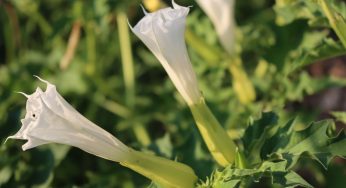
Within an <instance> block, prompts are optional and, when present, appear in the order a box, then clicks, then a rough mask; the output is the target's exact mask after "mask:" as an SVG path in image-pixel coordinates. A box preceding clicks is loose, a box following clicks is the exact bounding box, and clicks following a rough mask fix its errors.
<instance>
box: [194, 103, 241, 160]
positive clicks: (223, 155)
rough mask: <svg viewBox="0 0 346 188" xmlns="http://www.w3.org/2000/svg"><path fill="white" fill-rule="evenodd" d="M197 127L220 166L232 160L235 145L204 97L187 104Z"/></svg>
mask: <svg viewBox="0 0 346 188" xmlns="http://www.w3.org/2000/svg"><path fill="white" fill-rule="evenodd" d="M189 107H190V109H191V112H192V114H193V117H194V118H195V121H196V124H197V127H198V129H199V131H200V133H201V135H202V137H203V139H204V142H205V143H206V145H207V147H208V149H209V151H210V152H211V154H212V155H213V157H214V159H215V160H216V161H217V163H218V164H220V165H221V166H227V165H229V164H231V163H233V162H234V158H235V149H236V145H235V144H234V142H233V141H232V140H231V139H230V137H228V135H227V133H226V131H225V129H224V128H223V127H222V126H221V125H220V123H219V122H218V120H217V119H216V118H215V116H214V115H213V113H212V112H211V111H210V109H209V107H208V106H207V104H206V103H205V101H204V99H201V101H200V102H199V103H197V104H193V105H190V106H189Z"/></svg>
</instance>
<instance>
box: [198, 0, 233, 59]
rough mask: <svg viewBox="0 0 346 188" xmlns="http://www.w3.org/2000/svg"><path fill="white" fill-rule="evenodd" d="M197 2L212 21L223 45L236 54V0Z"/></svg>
mask: <svg viewBox="0 0 346 188" xmlns="http://www.w3.org/2000/svg"><path fill="white" fill-rule="evenodd" d="M197 3H198V4H199V6H200V7H201V8H202V9H203V10H204V12H205V13H206V14H207V15H208V17H209V18H210V20H211V21H212V23H213V25H214V27H215V29H216V32H217V34H218V36H219V40H220V42H221V44H222V46H223V47H224V48H225V50H226V51H227V52H228V53H229V54H231V55H232V54H234V52H235V27H236V23H235V19H234V4H235V2H234V0H197Z"/></svg>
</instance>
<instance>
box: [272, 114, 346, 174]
mask: <svg viewBox="0 0 346 188" xmlns="http://www.w3.org/2000/svg"><path fill="white" fill-rule="evenodd" d="M293 126H294V123H289V124H287V126H286V129H281V130H279V132H278V133H277V134H276V135H274V136H273V137H272V138H271V139H269V140H268V141H267V143H271V144H274V145H275V148H273V151H272V152H273V153H275V154H276V155H281V156H282V158H283V159H286V160H287V161H288V162H289V163H288V166H287V168H288V169H290V168H292V167H293V166H294V165H295V164H296V162H297V161H298V159H299V158H300V156H301V155H302V154H303V153H307V154H309V155H311V157H312V158H313V159H315V160H317V161H318V162H320V163H321V165H323V167H324V168H327V166H328V164H329V162H330V161H331V160H332V159H333V158H334V157H336V156H339V157H345V156H346V150H345V149H344V146H345V144H346V136H345V134H344V133H343V132H340V133H338V134H337V135H336V136H335V137H333V136H329V134H328V133H329V132H330V131H331V130H332V129H333V128H334V126H335V125H334V122H333V121H332V120H324V121H320V122H316V123H312V124H310V125H309V126H308V127H307V128H306V129H304V130H301V131H293V130H292V128H293ZM287 128H289V130H288V131H287ZM274 140H275V142H273V141H274Z"/></svg>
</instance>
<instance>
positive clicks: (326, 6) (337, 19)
mask: <svg viewBox="0 0 346 188" xmlns="http://www.w3.org/2000/svg"><path fill="white" fill-rule="evenodd" d="M318 3H319V4H320V6H321V8H322V10H323V12H324V14H325V16H326V17H327V18H328V21H329V24H330V26H331V27H332V28H333V30H334V31H335V33H336V34H337V35H338V37H339V39H340V40H341V42H342V44H343V46H344V47H345V48H346V22H345V19H344V18H343V17H342V15H341V14H340V13H338V12H336V11H335V10H334V9H333V8H332V7H331V5H330V3H329V2H328V1H326V0H318Z"/></svg>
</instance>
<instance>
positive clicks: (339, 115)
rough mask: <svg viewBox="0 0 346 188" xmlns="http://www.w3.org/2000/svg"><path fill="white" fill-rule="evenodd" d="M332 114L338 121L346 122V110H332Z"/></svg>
mask: <svg viewBox="0 0 346 188" xmlns="http://www.w3.org/2000/svg"><path fill="white" fill-rule="evenodd" d="M331 114H332V115H333V116H334V117H335V118H336V120H337V121H340V122H342V123H345V124H346V112H331Z"/></svg>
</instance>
